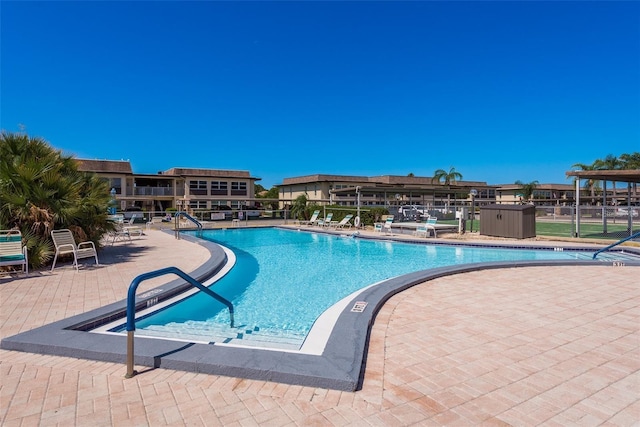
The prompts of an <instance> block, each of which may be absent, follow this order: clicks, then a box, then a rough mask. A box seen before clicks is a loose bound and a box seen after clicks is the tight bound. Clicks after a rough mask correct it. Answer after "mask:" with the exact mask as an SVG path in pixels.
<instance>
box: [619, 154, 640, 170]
mask: <svg viewBox="0 0 640 427" xmlns="http://www.w3.org/2000/svg"><path fill="white" fill-rule="evenodd" d="M619 160H620V169H624V170H633V169H640V152H635V153H631V154H629V153H624V154H620V157H619Z"/></svg>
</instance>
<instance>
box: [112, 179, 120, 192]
mask: <svg viewBox="0 0 640 427" xmlns="http://www.w3.org/2000/svg"><path fill="white" fill-rule="evenodd" d="M112 188H114V189H115V190H116V194H122V179H121V178H110V179H109V190H111V189H112Z"/></svg>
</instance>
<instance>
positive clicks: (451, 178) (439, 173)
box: [431, 166, 462, 185]
mask: <svg viewBox="0 0 640 427" xmlns="http://www.w3.org/2000/svg"><path fill="white" fill-rule="evenodd" d="M459 179H462V174H461V173H460V172H457V171H456V168H454V167H453V166H452V167H451V169H449V172H447V171H446V170H444V169H438V170H436V171H435V172H434V173H433V178H431V182H434V181H438V182H439V183H442V184H444V185H450V184H451V183H454V184H455V183H456V181H457V180H459Z"/></svg>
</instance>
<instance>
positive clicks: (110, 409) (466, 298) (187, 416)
mask: <svg viewBox="0 0 640 427" xmlns="http://www.w3.org/2000/svg"><path fill="white" fill-rule="evenodd" d="M146 234H147V235H146V236H142V237H141V238H140V239H134V242H133V244H131V245H126V244H123V243H116V245H114V246H113V247H107V248H106V249H105V250H104V251H103V252H102V253H101V264H102V265H101V266H99V267H94V266H91V263H90V261H89V260H84V263H83V266H82V268H81V270H80V272H76V271H75V270H74V269H72V268H70V266H69V265H68V263H67V264H63V266H62V267H61V268H56V270H55V271H54V272H52V273H51V272H49V271H38V272H34V273H31V274H30V275H29V276H28V277H24V276H23V275H13V276H12V277H2V276H0V304H1V305H0V327H1V330H0V334H1V336H2V337H6V336H10V335H13V334H16V333H18V332H20V331H25V330H29V329H32V328H35V327H38V326H41V325H44V324H47V323H50V322H53V321H55V320H59V319H63V318H66V317H69V316H71V315H74V314H77V313H81V312H85V311H88V310H91V309H94V308H97V307H100V306H103V305H105V304H108V303H111V302H114V301H118V300H121V299H124V298H125V297H126V292H127V288H128V286H129V284H130V283H131V280H132V279H133V278H134V277H135V276H137V275H138V274H140V273H143V272H148V271H151V270H155V269H157V268H162V267H167V266H170V265H173V266H176V267H178V268H181V269H183V270H184V271H187V272H190V271H192V270H193V269H195V268H196V267H197V266H198V265H200V264H201V263H202V262H203V261H204V260H206V259H207V256H208V254H207V252H206V251H205V250H204V249H203V248H201V247H200V246H198V245H196V244H193V243H189V242H187V241H184V240H179V241H178V240H175V239H174V238H173V237H172V236H171V235H167V234H164V233H161V232H159V231H156V230H152V231H148V232H147V233H146ZM639 273H640V269H638V268H637V267H611V266H594V267H591V266H589V267H587V266H584V267H544V268H541V267H540V268H538V267H536V268H519V269H515V268H514V269H503V270H490V271H484V272H480V271H478V272H471V273H466V274H460V275H455V276H449V277H445V278H441V279H437V280H434V281H430V282H427V283H424V284H421V285H418V286H415V287H413V288H411V289H409V290H407V291H405V292H403V293H401V294H398V295H396V296H394V297H393V298H391V299H390V300H389V301H388V302H387V303H386V304H385V305H384V307H383V308H382V309H381V311H380V312H379V314H378V316H377V318H376V320H375V324H374V326H373V329H372V332H371V342H370V346H369V353H368V357H367V362H366V372H365V379H364V385H363V388H362V390H360V391H357V392H355V393H350V392H339V391H335V390H325V389H318V388H310V387H301V386H292V385H285V384H278V383H271V382H265V381H254V380H245V379H240V378H229V377H221V376H212V375H204V374H194V373H189V372H180V371H171V370H167V369H147V370H144V369H143V371H144V372H142V373H141V374H140V375H137V376H136V377H134V378H132V379H125V378H124V373H125V370H126V369H125V366H124V365H121V364H113V363H106V362H94V361H88V360H80V359H73V358H66V357H52V356H43V355H37V354H30V353H20V352H11V351H4V350H1V351H0V424H1V425H3V426H32V425H33V426H36V425H42V426H51V425H60V426H70V425H79V426H108V425H117V426H147V425H148V426H157V425H190V426H198V425H203V426H217V425H224V426H252V425H271V426H282V425H291V426H293V425H304V426H326V425H337V426H342V425H362V426H368V425H372V426H377V425H385V426H386V425H388V426H397V425H455V426H467V425H480V424H482V425H514V426H528V425H551V426H553V425H562V426H567V425H568V426H572V425H573V426H593V425H617V426H633V425H638V423H639V422H640V372H639V369H640V351H639V348H640V307H639V305H640V274H639ZM171 278H172V277H171ZM162 280H166V278H165V279H162V278H158V279H154V280H153V281H150V282H143V285H141V291H142V290H143V287H145V288H151V287H155V286H158V284H160V283H162Z"/></svg>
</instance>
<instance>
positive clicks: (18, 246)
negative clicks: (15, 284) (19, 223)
mask: <svg viewBox="0 0 640 427" xmlns="http://www.w3.org/2000/svg"><path fill="white" fill-rule="evenodd" d="M4 265H21V266H22V271H23V272H25V273H29V259H28V258H27V247H26V246H23V245H22V233H20V231H19V230H0V266H4Z"/></svg>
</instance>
